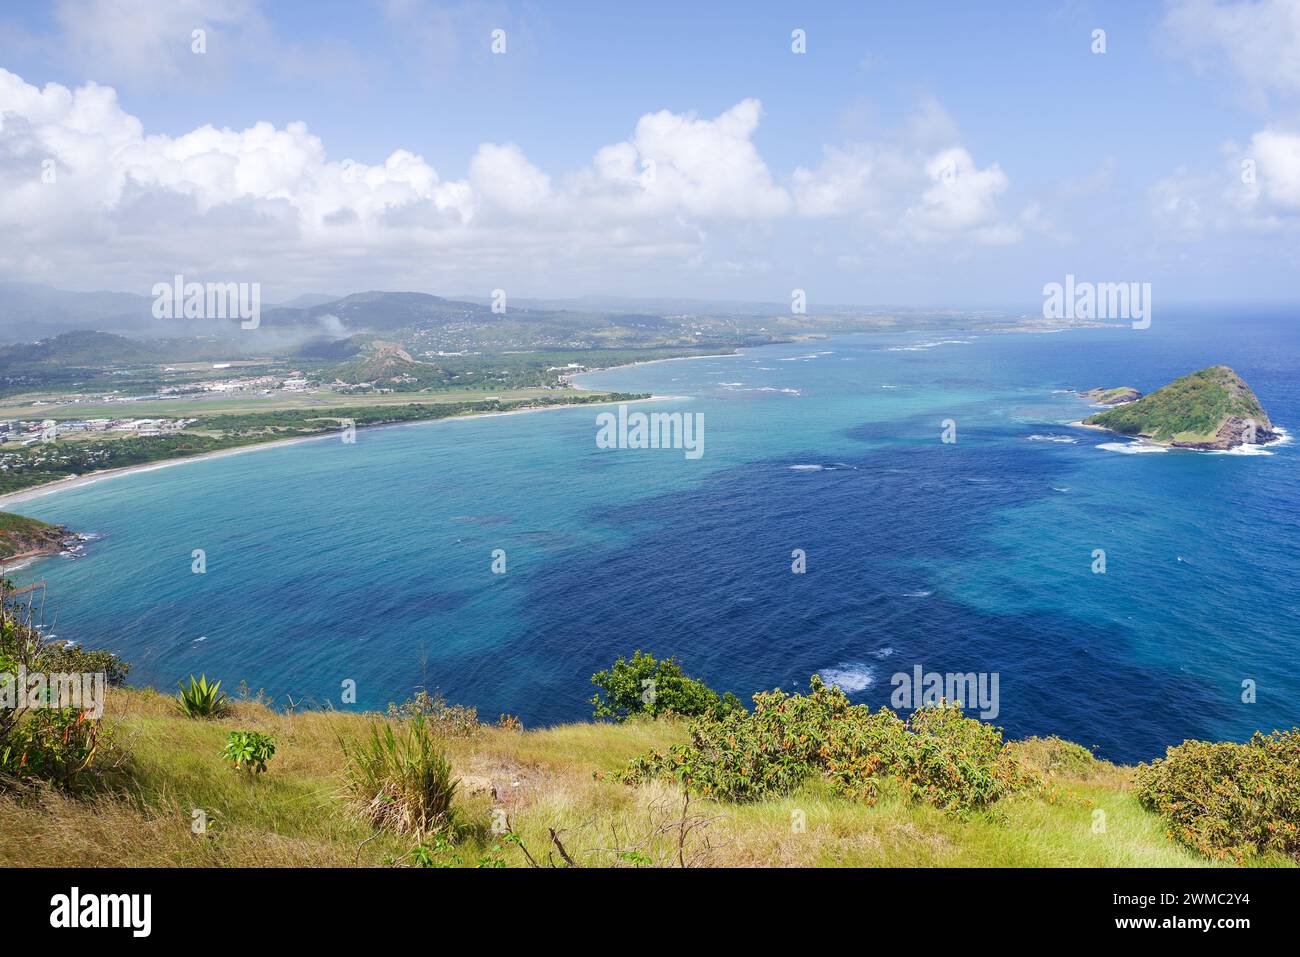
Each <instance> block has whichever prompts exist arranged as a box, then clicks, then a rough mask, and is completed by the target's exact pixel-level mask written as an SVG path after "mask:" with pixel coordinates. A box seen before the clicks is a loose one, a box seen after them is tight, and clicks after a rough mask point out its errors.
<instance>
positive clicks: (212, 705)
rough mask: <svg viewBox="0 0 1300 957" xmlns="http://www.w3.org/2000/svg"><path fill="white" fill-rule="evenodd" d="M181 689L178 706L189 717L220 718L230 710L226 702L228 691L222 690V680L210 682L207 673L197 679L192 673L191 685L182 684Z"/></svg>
mask: <svg viewBox="0 0 1300 957" xmlns="http://www.w3.org/2000/svg"><path fill="white" fill-rule="evenodd" d="M180 689H181V693H180V695H178V696H177V699H176V707H177V708H178V709H179V710H180V712H181V714H183V715H186V716H187V717H190V718H219V717H221V716H222V715H224V714H225V713H226V712H227V710H229V709H228V706H227V704H226V693H225V692H224V691H222V690H221V682H220V681H214V682H213V683H212V684H208V676H207V675H203V676H201V677H200V678H198V679H197V680H196V679H195V677H194V676H193V675H190V684H189V687H188V688H187V687H186V686H185V685H184V684H182V685H181V686H180Z"/></svg>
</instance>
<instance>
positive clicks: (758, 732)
mask: <svg viewBox="0 0 1300 957" xmlns="http://www.w3.org/2000/svg"><path fill="white" fill-rule="evenodd" d="M689 733H690V742H689V743H688V744H685V745H677V746H675V747H673V748H671V749H669V751H668V753H666V754H664V753H660V752H652V753H651V754H649V755H646V756H643V757H640V758H637V759H635V760H633V761H632V762H631V763H630V764H629V765H628V766H627V767H626V768H625V769H624V771H623V773H622V779H623V780H624V781H626V782H627V783H629V784H635V783H640V782H642V781H644V780H647V779H649V778H664V777H668V778H674V779H676V780H678V781H679V782H681V783H682V785H683V786H684V787H686V788H688V789H689V790H692V791H695V792H696V793H699V794H703V795H705V796H709V797H713V798H717V799H720V800H726V801H752V800H758V799H760V798H763V797H766V796H769V795H781V794H788V793H790V792H791V791H793V790H794V789H795V788H797V787H799V785H801V784H803V783H804V782H805V781H806V780H807V779H808V778H810V777H812V776H814V775H822V776H825V777H826V778H827V779H829V780H830V782H831V783H832V785H833V786H834V787H835V788H836V790H838V791H840V793H842V794H844V795H846V796H848V797H852V798H855V799H857V800H862V801H865V802H867V803H869V804H870V803H874V802H875V800H876V798H877V796H878V792H879V785H880V783H881V782H882V781H883V780H885V779H887V778H891V777H892V778H894V779H896V780H898V781H899V782H900V783H902V784H903V785H905V786H906V787H907V789H908V795H909V796H910V797H911V798H913V799H916V800H922V801H925V802H927V803H930V804H933V805H934V806H936V807H939V808H942V809H943V810H945V811H947V812H949V813H953V814H964V813H967V812H969V811H972V810H975V809H978V808H983V807H986V806H988V805H989V804H992V803H993V802H994V801H997V800H998V799H999V798H1001V797H1003V796H1005V795H1007V794H1010V793H1012V792H1013V791H1016V790H1019V789H1021V788H1023V787H1026V786H1028V785H1029V784H1030V783H1032V778H1031V777H1030V776H1029V775H1027V774H1026V773H1025V772H1024V771H1023V770H1022V769H1021V768H1020V767H1019V765H1017V764H1016V762H1015V761H1014V760H1012V758H1011V756H1010V754H1009V753H1008V751H1007V748H1006V744H1005V743H1004V742H1003V740H1002V734H1001V732H1000V731H999V730H998V729H997V728H995V727H993V726H991V725H986V724H983V723H982V722H980V721H977V720H976V719H974V718H968V717H966V716H965V715H963V714H962V712H961V709H960V708H957V707H955V706H949V705H940V706H937V707H932V708H921V709H918V710H917V711H915V712H914V713H913V714H912V716H911V718H909V719H908V720H907V721H903V720H902V719H900V718H899V717H898V716H897V715H895V714H894V713H893V712H892V711H890V710H889V709H888V708H882V709H881V710H880V711H878V712H876V713H875V714H872V713H870V711H869V709H868V708H867V706H866V705H852V704H849V700H848V697H847V696H846V695H845V694H844V692H843V691H841V690H840V689H839V688H837V687H835V686H827V685H826V684H825V683H824V682H823V681H822V680H821V678H820V677H819V676H817V675H813V677H812V680H811V681H810V683H809V691H808V693H807V694H806V695H804V694H794V695H787V694H785V693H784V692H782V691H781V690H779V689H778V690H775V691H769V692H762V693H759V694H756V695H754V711H753V713H752V714H749V713H746V712H743V711H742V712H730V713H728V714H726V715H724V716H723V717H721V718H703V719H700V720H697V721H694V722H692V723H691V726H690V731H689Z"/></svg>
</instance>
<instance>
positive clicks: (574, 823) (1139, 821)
mask: <svg viewBox="0 0 1300 957" xmlns="http://www.w3.org/2000/svg"><path fill="white" fill-rule="evenodd" d="M106 720H108V721H109V722H110V723H114V724H117V725H118V728H119V731H118V734H119V736H120V737H121V739H122V741H123V742H125V743H128V744H129V747H130V749H131V755H132V757H131V763H132V765H133V770H132V772H131V783H130V785H129V786H128V787H127V788H126V789H125V791H123V792H122V793H121V794H115V793H107V794H101V795H98V796H90V797H85V796H70V795H67V794H63V793H59V792H56V791H53V790H51V791H47V792H45V793H44V794H42V795H41V796H40V797H39V798H32V799H30V800H23V799H21V798H19V797H16V796H7V797H5V796H0V863H3V864H4V866H6V867H15V866H34V865H44V866H56V865H68V866H74V865H75V866H108V865H121V864H127V865H139V866H215V865H221V866H226V865H233V866H260V865H269V866H275V865H297V866H308V865H310V866H353V865H355V864H356V863H358V862H360V863H361V864H363V865H379V864H383V863H386V862H392V863H408V864H409V863H412V862H413V860H414V858H413V857H412V855H411V851H412V849H413V847H414V846H415V844H416V842H415V840H414V839H413V838H408V837H403V836H401V835H398V834H390V833H381V834H380V835H379V837H377V838H374V839H373V840H369V842H368V843H367V840H368V839H370V838H371V837H372V835H373V834H374V833H375V830H374V828H372V827H371V826H370V825H369V824H368V823H366V822H365V821H363V820H360V819H359V818H357V817H356V816H355V815H354V814H352V813H350V811H349V808H348V807H347V806H346V805H345V803H344V802H343V801H342V800H341V797H340V795H341V793H342V791H343V788H344V776H343V755H342V746H343V745H345V744H356V743H358V742H361V741H363V740H364V739H365V737H366V735H367V734H368V733H369V729H370V720H369V719H368V718H366V717H364V716H362V715H359V714H345V713H339V712H320V711H316V712H304V713H299V714H294V715H287V714H283V713H277V712H275V711H272V710H270V709H269V708H267V707H265V706H264V705H262V704H258V703H256V702H237V703H235V704H234V705H233V707H232V710H231V713H230V715H229V717H226V718H221V719H216V720H209V721H195V720H191V719H189V718H186V717H183V716H181V715H179V714H177V713H176V710H175V707H174V699H172V698H169V697H165V696H163V695H161V694H158V693H156V692H153V691H135V690H124V689H118V690H115V691H114V692H113V694H112V697H111V699H110V703H109V708H108V712H107V716H106ZM237 728H240V729H243V728H248V729H254V730H258V731H262V732H264V733H268V734H270V735H272V736H273V737H274V738H275V740H276V741H277V742H278V750H277V753H276V754H275V756H274V757H273V758H272V759H271V761H270V763H269V766H268V770H267V772H266V773H265V774H262V775H259V776H258V778H257V779H255V780H245V779H244V778H243V777H242V776H241V775H238V774H235V773H233V772H232V771H231V770H230V768H229V767H227V766H226V765H225V763H224V762H223V761H222V760H221V759H220V758H219V757H218V753H219V752H220V751H221V748H222V745H223V743H224V742H225V740H226V738H227V736H228V734H229V733H230V731H232V730H234V729H237ZM686 738H687V733H686V723H685V722H684V721H680V720H665V719H660V720H638V721H632V722H628V723H623V724H607V723H590V724H571V725H564V726H561V727H556V728H550V729H545V730H538V731H523V732H520V731H515V730H508V729H502V728H497V727H495V726H493V727H482V728H480V729H477V730H476V731H475V732H474V733H472V734H454V735H449V736H447V737H446V738H445V748H446V754H447V758H448V760H449V761H450V762H451V765H452V767H453V768H454V770H455V774H456V776H457V777H458V778H459V779H460V780H461V787H460V788H459V789H458V794H457V798H456V803H457V805H458V806H459V807H460V809H461V814H462V815H463V816H464V818H465V819H466V820H468V821H476V822H478V823H479V824H480V829H479V830H478V831H477V832H475V831H472V830H471V832H470V833H467V834H465V835H462V836H461V837H460V838H459V839H457V841H456V842H455V843H454V844H453V845H451V846H448V847H446V848H445V849H443V850H441V851H435V852H434V857H435V859H436V860H438V861H439V862H441V863H447V864H455V863H457V860H459V861H460V862H463V863H464V864H465V865H467V866H473V865H474V864H476V863H478V862H479V861H480V860H481V859H484V858H487V859H488V860H489V861H490V862H495V861H498V860H499V861H500V862H502V863H504V864H506V865H509V866H527V860H526V858H525V857H524V855H523V852H522V851H521V850H520V849H519V847H518V846H517V845H515V844H513V843H510V842H505V841H502V840H501V839H500V837H496V836H494V835H493V834H492V833H491V830H490V822H491V820H492V813H493V809H494V808H495V807H500V808H502V809H503V810H504V811H505V812H506V814H507V815H508V819H509V824H510V826H511V828H512V829H513V830H514V831H515V833H517V834H518V836H519V838H520V840H521V842H522V844H523V846H524V847H525V848H527V849H528V850H529V852H530V853H531V854H532V855H533V856H534V857H535V858H539V859H540V860H541V861H542V862H544V861H545V858H546V856H547V855H548V854H550V855H551V857H552V858H553V859H555V860H556V863H561V862H560V861H559V860H558V851H557V850H556V847H555V845H554V844H553V843H552V840H551V837H550V833H549V829H551V828H554V829H555V831H556V832H557V834H558V835H559V837H560V841H561V843H562V844H563V845H564V846H565V848H566V850H567V851H568V852H569V853H570V854H571V855H572V856H573V857H574V859H575V860H576V861H577V862H578V863H579V864H582V865H598V864H606V865H611V864H612V865H618V864H623V865H631V864H650V865H662V866H678V864H679V861H678V853H677V852H678V846H677V843H678V834H677V832H676V830H675V825H676V824H677V823H678V822H679V821H680V819H681V813H682V804H683V796H682V793H681V790H680V788H678V787H676V786H673V785H669V784H662V783H655V784H647V785H643V786H641V787H629V786H627V785H625V784H622V783H620V782H618V781H617V780H613V779H612V778H611V777H610V775H611V772H613V771H614V769H616V768H618V767H619V766H621V765H623V764H625V763H626V762H628V761H629V760H631V759H633V758H634V757H636V756H637V755H639V754H641V753H643V752H645V751H647V750H649V749H667V748H668V747H670V746H671V745H673V744H680V743H682V742H684V741H685V740H686ZM1017 752H1018V754H1019V755H1020V757H1021V758H1022V759H1023V760H1024V761H1026V762H1029V763H1035V764H1044V765H1047V766H1048V767H1052V766H1053V762H1054V760H1055V759H1056V758H1057V757H1058V756H1059V754H1060V749H1059V747H1058V746H1057V745H1055V744H1054V743H1053V742H1046V741H1044V742H1028V743H1024V744H1021V745H1019V746H1018V747H1017ZM601 776H603V779H602V777H601ZM1050 777H1051V780H1052V782H1053V784H1054V787H1055V793H1054V794H1053V795H1051V796H1043V797H1035V798H1029V799H1024V800H1018V801H1015V802H1014V803H1012V804H1010V805H1008V806H1007V807H1006V808H1005V811H1004V813H1005V820H997V819H995V818H991V817H976V818H973V819H969V820H961V819H958V818H953V817H951V816H949V815H946V814H944V813H943V812H942V811H940V810H937V809H935V808H931V807H925V806H918V805H915V804H913V803H911V802H909V801H907V800H906V799H905V798H904V797H903V796H902V795H901V794H888V795H885V796H882V798H881V799H880V800H879V801H878V802H877V803H876V805H875V806H866V805H865V804H862V803H859V802H854V801H851V800H848V799H845V798H843V797H840V796H838V795H836V794H835V793H834V792H833V791H831V789H829V788H828V787H826V786H825V785H824V784H823V783H821V782H811V783H809V784H808V785H806V786H804V787H802V788H800V789H798V790H796V791H795V792H794V793H792V794H790V795H788V796H782V797H776V798H772V799H769V800H763V801H759V802H754V803H745V804H729V803H722V802H712V801H704V800H696V801H694V802H693V803H692V804H691V805H690V807H689V808H688V810H687V815H688V817H689V818H690V819H691V822H692V823H694V822H696V821H697V820H698V821H701V822H706V823H701V824H700V825H699V826H698V827H695V828H693V829H692V830H691V832H690V834H689V835H688V839H687V843H686V846H685V851H684V855H685V859H686V860H687V863H689V864H691V865H717V866H724V865H740V866H749V865H768V866H778V865H780V866H791V865H890V866H929V865H943V866H966V865H993V866H1022V865H1023V866H1048V865H1071V866H1073V865H1078V866H1157V865H1159V866H1168V865H1173V866H1177V865H1197V864H1202V863H1204V859H1203V858H1201V857H1200V856H1199V855H1196V854H1195V853H1193V852H1192V851H1189V850H1186V849H1184V848H1181V847H1179V846H1176V845H1174V844H1172V843H1171V842H1170V841H1169V840H1168V839H1167V838H1166V836H1165V828H1164V826H1163V825H1162V824H1161V823H1160V821H1159V820H1158V819H1157V818H1155V817H1154V816H1152V815H1151V814H1149V813H1147V812H1145V811H1144V810H1143V809H1142V808H1141V806H1140V805H1139V803H1138V800H1137V797H1136V796H1135V795H1134V793H1133V784H1132V769H1131V768H1121V767H1116V766H1114V765H1111V764H1107V763H1105V762H1101V761H1090V760H1085V761H1082V762H1076V761H1073V760H1072V761H1070V762H1069V763H1066V764H1064V765H1062V766H1061V767H1058V768H1055V769H1054V770H1052V771H1051V773H1050ZM493 790H495V792H496V798H495V799H494V798H493V797H492V792H493ZM472 791H477V792H478V793H471V792H472ZM194 809H203V810H204V813H205V814H206V815H207V820H208V833H207V835H205V836H196V835H195V834H193V833H192V832H191V823H192V812H193V810H194ZM1098 809H1101V810H1104V811H1105V812H1106V822H1107V828H1106V833H1104V834H1095V833H1093V830H1092V822H1093V820H1094V817H1093V814H1094V811H1096V810H1098ZM799 815H802V817H803V820H804V822H805V825H804V827H805V829H804V830H803V831H802V832H799V831H798V830H797V829H796V828H795V826H794V825H793V824H792V821H796V820H798V819H799ZM614 833H617V834H618V835H619V838H618V845H619V846H618V847H617V848H615V840H614V838H612V837H611V835H612V834H614ZM425 846H427V847H438V846H439V845H438V842H437V841H436V840H435V841H428V842H426V844H425ZM493 848H497V850H495V851H494V850H493ZM620 854H621V855H623V856H622V857H621V858H620ZM642 858H644V859H645V860H642Z"/></svg>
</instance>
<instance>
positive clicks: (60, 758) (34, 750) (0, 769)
mask: <svg viewBox="0 0 1300 957" xmlns="http://www.w3.org/2000/svg"><path fill="white" fill-rule="evenodd" d="M108 744H109V733H108V732H107V731H106V730H105V729H104V728H103V727H102V726H101V725H100V722H99V721H98V720H96V719H94V718H91V717H89V714H88V713H87V712H83V711H77V710H76V709H74V708H38V709H34V710H32V711H29V712H28V713H27V714H26V715H25V716H24V718H23V719H22V720H20V721H18V722H17V723H16V724H15V725H14V726H13V727H12V728H11V729H10V731H9V733H8V734H7V735H6V737H5V739H4V741H3V742H0V776H3V777H7V778H9V779H11V780H15V781H22V782H29V781H45V782H47V783H49V784H53V785H54V786H55V787H57V788H61V789H63V790H73V789H74V788H75V787H76V786H77V785H78V784H79V782H80V780H81V778H82V777H83V775H85V773H86V772H87V771H88V770H90V768H91V765H92V764H93V763H94V760H95V757H96V755H98V754H99V752H100V750H101V749H102V748H104V747H106V746H107V745H108Z"/></svg>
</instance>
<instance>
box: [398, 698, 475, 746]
mask: <svg viewBox="0 0 1300 957" xmlns="http://www.w3.org/2000/svg"><path fill="white" fill-rule="evenodd" d="M388 717H390V718H393V719H395V720H399V721H400V720H403V719H406V718H416V717H418V718H422V719H423V720H424V726H425V727H426V728H428V729H429V733H430V734H433V735H436V736H438V737H442V738H468V737H471V736H472V735H475V734H478V733H479V731H481V730H482V729H483V726H482V724H480V723H479V720H478V709H477V708H473V707H466V706H465V705H459V704H448V703H447V700H446V699H445V698H444V697H443V696H442V695H441V693H438V692H434V693H433V694H432V695H431V694H429V693H428V692H427V691H420V692H419V693H417V694H416V696H415V697H414V698H407V699H406V700H405V701H403V702H402V703H401V704H400V705H398V704H393V703H392V702H391V701H390V702H389V703H388Z"/></svg>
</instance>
